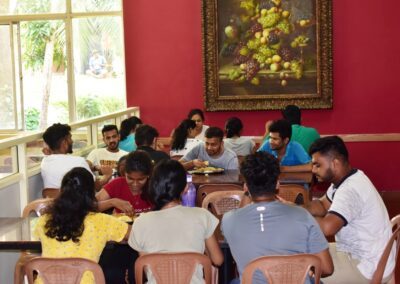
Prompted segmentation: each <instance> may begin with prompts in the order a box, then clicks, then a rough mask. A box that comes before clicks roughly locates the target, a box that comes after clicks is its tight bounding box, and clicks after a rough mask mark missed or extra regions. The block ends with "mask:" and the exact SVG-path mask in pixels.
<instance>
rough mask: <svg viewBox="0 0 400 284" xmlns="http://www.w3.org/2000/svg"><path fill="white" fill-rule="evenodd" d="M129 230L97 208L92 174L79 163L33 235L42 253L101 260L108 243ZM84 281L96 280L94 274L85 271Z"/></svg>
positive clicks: (116, 239) (46, 255)
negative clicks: (79, 165) (39, 243)
mask: <svg viewBox="0 0 400 284" xmlns="http://www.w3.org/2000/svg"><path fill="white" fill-rule="evenodd" d="M130 230H131V227H130V226H129V225H128V224H127V223H125V222H122V221H120V220H118V219H117V218H115V217H113V216H109V215H106V214H103V213H98V212H97V201H96V198H95V188H94V180H93V175H92V174H91V173H90V172H89V171H88V170H87V169H85V168H82V167H77V168H73V169H72V170H70V171H69V172H67V173H66V175H65V176H64V178H63V179H62V182H61V190H60V195H59V196H58V197H57V198H56V199H55V200H54V202H53V203H52V204H51V205H50V206H49V207H48V208H47V209H46V211H45V213H44V215H42V216H41V217H39V220H38V222H37V225H36V227H35V230H34V235H35V236H36V237H37V238H39V240H40V242H41V244H42V256H43V257H54V258H62V257H80V258H86V259H90V260H93V261H95V262H98V261H99V258H100V255H101V253H102V251H103V249H104V247H105V245H106V243H107V242H108V241H115V242H121V241H122V240H126V239H127V236H128V235H129V232H130ZM40 280H41V279H39V281H38V283H42V282H41V281H40ZM35 283H36V282H35ZM81 283H94V278H93V274H91V273H90V272H85V273H84V275H83V278H82V281H81Z"/></svg>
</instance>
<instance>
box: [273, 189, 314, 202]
mask: <svg viewBox="0 0 400 284" xmlns="http://www.w3.org/2000/svg"><path fill="white" fill-rule="evenodd" d="M278 195H279V196H280V197H282V198H283V199H285V200H287V201H291V202H294V203H296V204H298V205H302V204H308V203H309V202H310V201H309V200H308V192H307V190H306V189H305V188H304V187H303V186H301V185H299V184H281V185H280V186H279V190H278Z"/></svg>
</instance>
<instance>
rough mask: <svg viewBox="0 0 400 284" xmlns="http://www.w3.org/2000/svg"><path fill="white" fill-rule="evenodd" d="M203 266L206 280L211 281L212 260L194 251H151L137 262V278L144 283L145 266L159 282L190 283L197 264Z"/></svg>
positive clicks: (171, 283)
mask: <svg viewBox="0 0 400 284" xmlns="http://www.w3.org/2000/svg"><path fill="white" fill-rule="evenodd" d="M199 264H200V265H202V266H203V271H204V280H205V283H206V284H210V283H211V260H210V259H209V258H208V256H206V255H204V254H200V253H194V252H182V253H150V254H145V255H142V256H140V257H139V258H138V259H137V260H136V263H135V280H136V283H137V284H142V283H143V272H144V268H145V267H147V268H148V269H150V270H151V272H152V274H153V276H154V279H155V280H156V282H157V284H189V283H190V281H191V279H192V276H193V274H194V272H195V270H196V267H197V265H199Z"/></svg>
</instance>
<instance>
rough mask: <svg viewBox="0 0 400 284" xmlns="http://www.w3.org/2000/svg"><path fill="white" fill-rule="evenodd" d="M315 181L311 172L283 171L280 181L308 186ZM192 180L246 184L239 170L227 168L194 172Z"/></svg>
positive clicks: (199, 183)
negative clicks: (212, 171)
mask: <svg viewBox="0 0 400 284" xmlns="http://www.w3.org/2000/svg"><path fill="white" fill-rule="evenodd" d="M312 181H313V174H312V173H311V172H281V174H280V175H279V182H280V183H281V184H301V185H306V186H307V187H308V188H309V186H310V185H311V183H312ZM192 182H193V184H194V185H195V186H196V187H199V186H200V185H202V184H224V183H225V184H226V183H232V184H239V185H242V184H244V178H243V176H242V175H241V174H240V171H239V170H225V171H223V172H218V173H208V174H192Z"/></svg>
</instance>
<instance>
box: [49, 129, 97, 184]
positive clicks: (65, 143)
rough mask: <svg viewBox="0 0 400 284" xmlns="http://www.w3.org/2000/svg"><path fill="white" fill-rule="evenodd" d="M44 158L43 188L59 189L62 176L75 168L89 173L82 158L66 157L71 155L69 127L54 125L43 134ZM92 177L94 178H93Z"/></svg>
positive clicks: (86, 164)
mask: <svg viewBox="0 0 400 284" xmlns="http://www.w3.org/2000/svg"><path fill="white" fill-rule="evenodd" d="M43 140H44V142H45V143H46V144H47V147H48V149H47V147H46V146H45V149H47V151H46V156H45V157H44V158H43V160H42V163H41V174H42V178H43V186H44V188H60V187H61V181H62V179H63V177H64V175H65V174H66V173H67V172H69V171H70V170H71V169H72V168H75V167H84V168H86V169H87V170H88V171H89V172H91V170H90V167H89V165H88V163H87V162H86V161H85V159H84V158H82V157H77V156H72V155H68V154H71V153H72V144H73V141H72V138H71V127H70V126H69V125H67V124H60V123H55V124H53V125H52V126H50V127H49V128H47V129H46V131H45V132H44V133H43ZM93 177H94V176H93Z"/></svg>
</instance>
